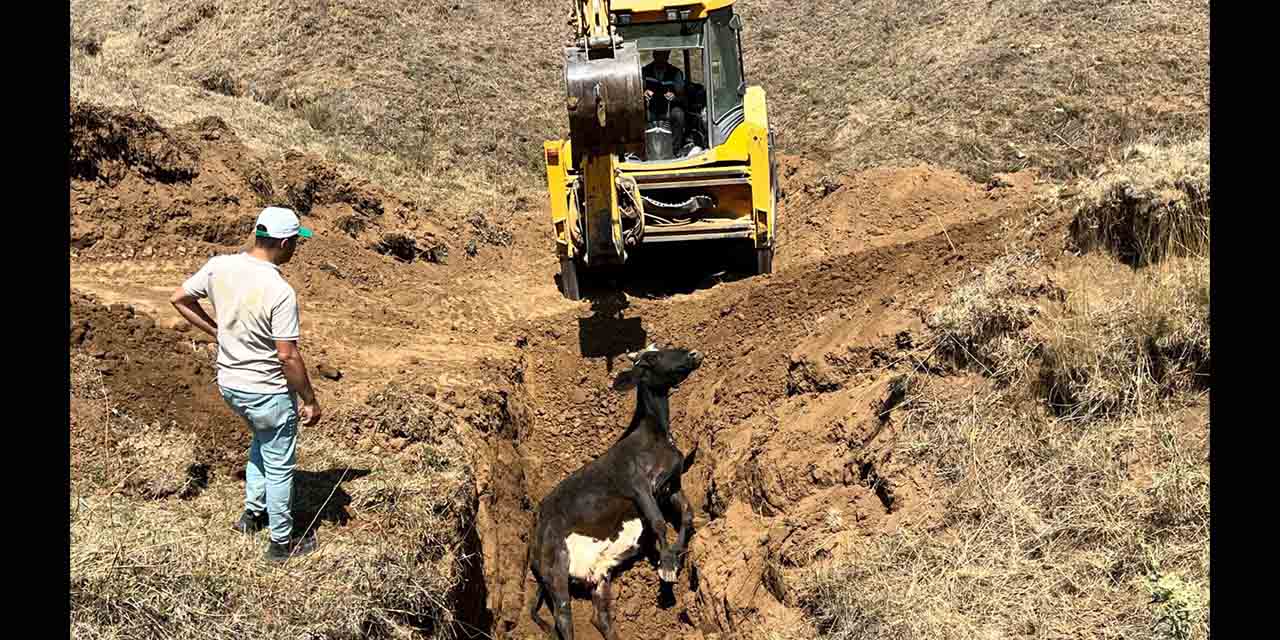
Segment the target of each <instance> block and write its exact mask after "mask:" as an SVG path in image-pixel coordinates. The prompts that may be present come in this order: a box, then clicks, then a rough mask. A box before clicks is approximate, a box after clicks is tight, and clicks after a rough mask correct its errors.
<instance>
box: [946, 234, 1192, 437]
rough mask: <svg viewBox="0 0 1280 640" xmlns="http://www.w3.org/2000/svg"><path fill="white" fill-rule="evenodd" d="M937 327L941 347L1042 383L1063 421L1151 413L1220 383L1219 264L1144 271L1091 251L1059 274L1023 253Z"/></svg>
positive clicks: (971, 362) (956, 302)
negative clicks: (1215, 373) (1213, 286)
mask: <svg viewBox="0 0 1280 640" xmlns="http://www.w3.org/2000/svg"><path fill="white" fill-rule="evenodd" d="M928 324H929V326H930V328H931V330H932V331H933V332H934V334H935V336H936V338H937V341H938V345H939V346H938V351H939V353H940V354H942V355H943V356H945V357H948V358H950V359H951V360H952V361H953V362H955V363H957V364H960V365H961V366H973V367H974V368H976V369H977V370H979V371H981V372H983V373H984V374H986V375H988V376H990V377H992V378H993V379H995V380H998V381H1000V382H1001V383H1004V384H1009V385H1011V386H1018V384H1020V383H1022V382H1029V383H1033V384H1034V386H1035V387H1036V388H1037V391H1038V393H1039V395H1040V397H1042V398H1043V399H1044V400H1045V401H1046V402H1047V403H1048V404H1049V405H1050V407H1052V408H1053V410H1054V411H1055V412H1056V413H1058V414H1059V415H1061V416H1063V417H1069V418H1072V419H1080V420H1089V419H1095V418H1101V417H1106V416H1114V415H1121V414H1125V413H1135V412H1141V411H1143V410H1145V409H1146V408H1150V407H1154V406H1155V405H1157V404H1159V403H1160V402H1162V401H1166V400H1168V399H1171V398H1175V397H1177V396H1178V395H1179V394H1180V393H1182V392H1188V391H1196V390H1199V389H1203V388H1207V387H1208V385H1209V375H1210V365H1211V351H1210V339H1209V261H1208V259H1207V258H1200V257H1192V258H1176V259H1170V260H1166V261H1165V262H1163V263H1161V264H1159V265H1153V266H1151V267H1148V268H1145V269H1141V270H1133V269H1130V268H1128V267H1125V266H1122V265H1119V264H1116V263H1115V262H1113V261H1111V260H1109V259H1106V258H1097V259H1094V258H1087V259H1085V260H1084V261H1082V262H1081V263H1080V264H1078V265H1076V266H1074V267H1071V268H1069V269H1067V270H1065V271H1058V272H1052V273H1050V272H1048V271H1047V269H1046V268H1044V267H1043V266H1042V265H1041V264H1040V263H1039V261H1038V260H1037V259H1036V257H1035V256H1034V254H1012V255H1009V256H1005V257H1003V258H1000V259H998V260H996V261H995V262H993V263H992V264H991V265H990V266H989V267H988V268H987V269H985V270H984V271H983V272H981V273H979V274H977V275H976V276H974V277H973V278H972V279H971V280H970V281H968V282H966V283H964V284H963V285H961V286H960V287H958V288H957V289H956V291H955V292H954V293H953V294H952V295H951V296H950V298H949V299H948V300H947V301H946V302H944V304H942V305H941V306H940V307H939V308H937V309H936V310H935V311H934V312H933V313H932V314H931V315H930V316H929V319H928Z"/></svg>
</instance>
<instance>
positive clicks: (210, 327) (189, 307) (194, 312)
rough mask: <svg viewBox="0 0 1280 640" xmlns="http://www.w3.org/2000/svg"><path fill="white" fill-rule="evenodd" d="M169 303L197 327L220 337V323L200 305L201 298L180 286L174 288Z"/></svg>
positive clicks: (215, 336)
mask: <svg viewBox="0 0 1280 640" xmlns="http://www.w3.org/2000/svg"><path fill="white" fill-rule="evenodd" d="M169 304H171V305H173V308H174V309H177V310H178V313H179V314H180V315H181V316H182V317H183V318H186V319H187V322H190V323H191V324H192V326H194V327H195V328H197V329H199V330H201V331H203V332H205V333H207V334H209V335H211V336H213V337H214V338H215V339H217V337H218V323H217V322H215V321H214V319H213V318H211V317H209V314H208V313H205V310H204V307H203V306H201V305H200V299H199V298H197V297H195V296H193V295H191V294H190V293H187V290H186V289H184V288H182V287H178V288H177V289H175V290H174V292H173V295H172V296H169Z"/></svg>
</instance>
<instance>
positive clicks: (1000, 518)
mask: <svg viewBox="0 0 1280 640" xmlns="http://www.w3.org/2000/svg"><path fill="white" fill-rule="evenodd" d="M1187 418H1189V419H1187ZM1202 420H1203V421H1207V415H1206V414H1205V413H1204V412H1203V411H1199V412H1192V413H1190V414H1189V415H1185V416H1184V415H1175V414H1170V413H1166V414H1162V415H1159V416H1153V417H1150V418H1126V419H1123V420H1118V421H1113V422H1107V423H1103V424H1097V425H1094V426H1093V427H1091V428H1089V429H1081V428H1079V427H1077V426H1075V425H1073V424H1069V423H1065V422H1063V421H1059V420H1055V419H1053V418H1051V417H1047V416H1045V415H1044V414H1042V413H1040V412H1038V411H1034V410H1029V409H1028V404H1027V403H1026V401H1025V399H1024V398H1023V397H1021V396H1020V395H1019V394H1018V392H1017V391H1016V390H1010V389H1006V390H1005V391H993V390H990V389H981V390H978V391H975V392H971V393H955V392H950V391H948V390H947V388H946V386H945V384H942V383H939V382H932V383H928V384H925V385H923V386H922V387H920V388H919V389H918V391H917V392H916V393H915V397H913V398H912V399H911V402H910V409H909V411H908V413H907V414H906V418H905V421H904V424H903V425H902V427H901V428H902V432H901V434H900V436H899V445H898V454H899V455H900V456H902V458H903V459H905V460H910V461H911V462H913V463H915V464H923V465H927V466H928V467H931V468H932V469H933V470H934V472H935V473H936V474H937V476H938V477H939V478H940V479H941V480H942V481H943V487H944V490H945V502H946V514H945V520H944V523H943V525H942V527H941V529H940V530H937V531H920V530H916V529H911V528H908V529H903V530H901V531H899V532H898V533H897V534H896V535H892V536H887V537H882V538H878V539H868V542H867V543H866V544H865V545H860V546H857V547H855V548H854V549H853V550H852V551H851V552H850V553H851V555H849V556H848V557H845V558H842V559H839V560H837V561H835V562H833V563H830V564H825V565H821V566H819V567H817V568H815V569H813V570H811V571H809V572H808V573H806V574H803V575H802V576H801V577H800V578H799V579H797V580H796V581H795V582H793V583H792V584H794V585H795V587H796V593H797V596H798V601H799V603H800V604H801V606H802V607H804V608H805V610H806V611H807V613H808V614H809V615H810V619H811V620H812V621H813V622H814V624H815V626H816V627H817V628H818V629H819V630H820V631H821V632H822V633H823V634H824V636H826V637H830V638H902V639H904V640H912V639H915V638H930V639H939V638H942V639H947V638H957V639H958V638H1002V637H1011V636H1026V637H1035V638H1066V637H1073V638H1077V637H1088V638H1135V637H1155V638H1179V639H1182V638H1206V637H1208V600H1207V598H1208V545H1209V501H1208V495H1209V494H1208V462H1207V454H1208V429H1207V424H1206V423H1205V422H1200V421H1202ZM1153 597H1154V599H1153Z"/></svg>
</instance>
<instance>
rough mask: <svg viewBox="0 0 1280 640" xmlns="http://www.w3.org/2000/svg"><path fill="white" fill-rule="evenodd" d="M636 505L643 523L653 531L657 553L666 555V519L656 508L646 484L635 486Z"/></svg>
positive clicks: (660, 510)
mask: <svg viewBox="0 0 1280 640" xmlns="http://www.w3.org/2000/svg"><path fill="white" fill-rule="evenodd" d="M634 500H635V501H636V506H637V507H639V508H640V515H641V516H642V517H643V518H644V522H645V524H647V525H648V526H649V530H650V531H653V536H654V537H655V538H656V539H657V543H658V553H660V554H663V555H666V553H667V519H666V518H665V517H663V515H662V509H659V508H658V501H657V499H655V498H654V497H653V493H651V492H650V491H649V488H648V487H647V486H643V485H642V486H640V487H636V488H635V497H634Z"/></svg>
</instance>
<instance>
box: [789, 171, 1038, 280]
mask: <svg viewBox="0 0 1280 640" xmlns="http://www.w3.org/2000/svg"><path fill="white" fill-rule="evenodd" d="M818 166H819V165H817V164H815V163H813V162H810V161H807V160H804V159H801V158H796V157H785V156H784V157H783V159H782V161H781V171H780V172H781V174H782V178H781V184H782V187H783V194H784V197H783V200H782V204H781V205H780V213H779V229H778V247H779V248H778V258H777V259H778V260H779V261H781V262H780V264H782V265H783V266H785V265H790V264H795V263H797V262H810V261H813V260H818V259H822V258H826V257H829V256H837V255H843V254H847V253H849V252H851V251H855V250H859V249H862V248H865V247H878V246H887V245H890V244H895V243H901V242H904V241H907V240H912V239H918V238H925V237H929V236H932V235H936V234H939V233H945V232H946V228H947V227H948V226H952V225H957V224H964V223H968V222H974V221H978V220H982V219H987V218H992V217H996V216H1001V215H1009V214H1013V213H1019V212H1021V211H1024V210H1026V209H1027V208H1028V207H1029V206H1030V203H1031V201H1032V199H1033V198H1034V197H1035V195H1036V194H1037V193H1038V192H1039V191H1040V187H1039V186H1038V185H1037V182H1038V178H1037V175H1036V173H1035V172H1034V171H1020V172H1018V173H1014V174H1008V175H1003V174H1002V175H999V176H996V177H994V178H992V180H991V181H989V182H986V183H978V182H974V181H973V180H971V179H969V178H967V177H965V176H964V175H961V174H960V173H958V172H956V171H951V170H946V169H940V168H937V167H934V166H930V165H916V166H911V167H879V168H875V169H871V170H868V171H862V172H858V173H854V174H850V175H845V176H832V175H830V174H827V173H824V172H822V171H821V170H820V169H819V168H818Z"/></svg>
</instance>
